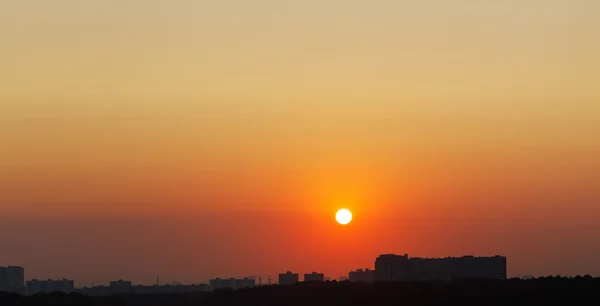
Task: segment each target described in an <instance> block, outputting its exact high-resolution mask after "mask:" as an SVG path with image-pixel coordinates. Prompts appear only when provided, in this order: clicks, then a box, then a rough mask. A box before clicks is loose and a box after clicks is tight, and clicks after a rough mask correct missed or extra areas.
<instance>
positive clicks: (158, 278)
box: [156, 275, 160, 286]
mask: <svg viewBox="0 0 600 306" xmlns="http://www.w3.org/2000/svg"><path fill="white" fill-rule="evenodd" d="M156 285H157V286H158V285H160V276H158V275H157V276H156Z"/></svg>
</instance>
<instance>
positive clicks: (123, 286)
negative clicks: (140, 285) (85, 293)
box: [108, 279, 133, 294]
mask: <svg viewBox="0 0 600 306" xmlns="http://www.w3.org/2000/svg"><path fill="white" fill-rule="evenodd" d="M132 289H133V285H132V284H131V282H130V281H124V280H122V279H120V280H118V281H112V282H110V283H109V287H108V290H109V292H110V294H122V293H131V292H132Z"/></svg>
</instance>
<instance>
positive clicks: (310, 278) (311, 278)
mask: <svg viewBox="0 0 600 306" xmlns="http://www.w3.org/2000/svg"><path fill="white" fill-rule="evenodd" d="M324 280H325V274H323V273H317V272H313V273H310V274H304V281H305V282H322V281H324Z"/></svg>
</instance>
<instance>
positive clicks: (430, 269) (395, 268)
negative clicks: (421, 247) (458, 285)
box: [375, 254, 506, 281]
mask: <svg viewBox="0 0 600 306" xmlns="http://www.w3.org/2000/svg"><path fill="white" fill-rule="evenodd" d="M375 279H376V280H377V281H429V280H456V279H506V257H503V256H494V257H473V256H463V257H447V258H419V257H412V258H409V257H408V255H407V254H405V255H403V256H400V255H395V254H384V255H380V256H379V257H377V259H376V261H375Z"/></svg>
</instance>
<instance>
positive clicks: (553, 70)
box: [0, 0, 600, 285]
mask: <svg viewBox="0 0 600 306" xmlns="http://www.w3.org/2000/svg"><path fill="white" fill-rule="evenodd" d="M598 37H600V2H598V1H593V0H589V1H586V0H573V1H558V0H546V1H542V0H527V1H523V0H519V1H517V0H506V1H494V2H491V1H488V2H481V3H480V2H475V1H462V0H454V1H441V0H440V1H432V0H429V1H391V0H389V1H386V0H379V1H350V0H348V1H333V0H322V1H275V0H272V1H267V0H257V1H243V0H223V1H186V0H180V1H155V0H151V1H141V0H140V1H134V0H119V1H116V0H114V1H113V0H110V1H77V0H59V1H44V0H18V1H17V0H9V1H2V2H1V3H0V39H1V41H2V43H1V47H0V245H2V248H1V252H0V265H9V264H22V265H25V266H26V269H27V270H26V271H27V277H28V278H33V277H37V278H47V277H61V278H62V277H68V278H74V279H75V280H76V281H77V282H78V283H77V284H78V285H85V284H89V283H91V282H92V281H96V282H107V281H109V280H111V279H116V278H124V279H131V280H133V281H134V282H142V283H151V282H153V281H154V279H155V278H156V274H162V275H163V276H164V277H163V278H166V280H168V279H171V280H179V281H185V282H199V281H206V280H207V279H208V278H210V277H216V276H221V277H228V276H244V275H268V274H269V273H271V274H273V275H274V273H276V272H284V271H285V270H296V271H298V272H301V273H303V272H311V271H313V270H318V271H322V272H325V273H326V274H327V275H328V276H331V277H338V276H340V275H344V274H346V273H347V272H348V271H349V270H350V269H356V268H360V267H372V265H373V261H374V259H375V257H376V256H377V255H378V254H380V253H385V252H387V253H392V252H395V253H402V254H403V253H409V254H411V255H414V256H429V257H438V256H450V255H453V256H459V255H466V254H473V255H495V254H502V255H506V256H508V265H509V275H519V274H534V275H547V274H559V273H560V274H563V275H564V274H571V275H574V274H578V273H579V274H585V273H590V274H594V275H600V264H599V263H598V260H597V258H600V243H598V241H600V217H598V216H600V87H599V86H598V84H600V57H599V56H598V54H600V40H599V39H598ZM342 207H347V208H349V209H351V210H352V211H353V213H354V221H353V223H352V224H351V225H350V226H348V227H343V228H342V227H339V226H337V225H336V224H335V223H334V214H335V211H336V210H337V209H338V208H342ZM47 261H51V262H53V264H48V262H47Z"/></svg>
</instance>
